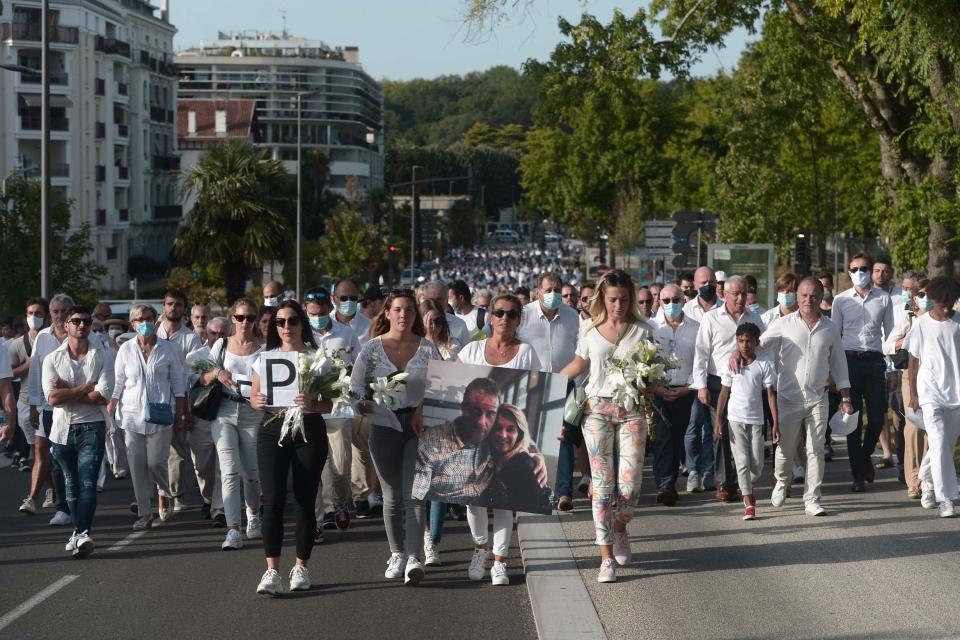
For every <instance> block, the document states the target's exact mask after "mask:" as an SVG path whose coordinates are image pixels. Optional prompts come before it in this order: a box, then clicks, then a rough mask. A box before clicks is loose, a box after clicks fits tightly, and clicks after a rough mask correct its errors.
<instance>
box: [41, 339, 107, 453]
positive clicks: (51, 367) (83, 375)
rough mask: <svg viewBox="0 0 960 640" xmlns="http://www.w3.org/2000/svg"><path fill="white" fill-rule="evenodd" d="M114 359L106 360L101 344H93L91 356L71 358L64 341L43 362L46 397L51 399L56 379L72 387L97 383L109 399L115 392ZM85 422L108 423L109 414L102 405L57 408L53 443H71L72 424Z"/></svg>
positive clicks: (88, 353) (52, 437)
mask: <svg viewBox="0 0 960 640" xmlns="http://www.w3.org/2000/svg"><path fill="white" fill-rule="evenodd" d="M109 364H110V360H109V359H108V358H106V357H104V350H103V349H102V348H101V347H100V346H99V343H97V344H91V345H90V346H89V349H88V351H87V353H85V354H84V356H83V357H82V358H80V359H79V360H74V359H73V358H71V357H70V351H69V348H68V345H67V342H66V341H64V342H63V344H61V345H60V346H59V347H58V348H57V349H56V350H55V351H54V352H53V353H51V354H49V355H48V356H47V357H46V358H44V360H43V395H44V399H46V398H48V397H49V396H50V393H51V392H53V390H54V387H53V383H52V381H53V380H54V379H57V380H61V381H62V382H63V383H64V384H66V385H67V386H68V387H77V386H79V385H81V384H84V383H86V382H96V383H97V386H96V389H94V390H95V391H97V392H99V393H100V395H101V396H103V397H104V398H105V399H107V398H109V397H110V394H111V393H112V392H113V372H111V371H110V369H109V367H108V366H107V365H109ZM81 422H106V411H104V407H103V406H101V405H92V404H81V403H76V404H68V405H62V406H59V407H54V408H53V426H52V427H51V429H50V435H49V439H50V442H55V443H56V444H67V437H68V435H69V433H70V425H72V424H79V423H81Z"/></svg>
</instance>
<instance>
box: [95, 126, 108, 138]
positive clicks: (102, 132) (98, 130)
mask: <svg viewBox="0 0 960 640" xmlns="http://www.w3.org/2000/svg"><path fill="white" fill-rule="evenodd" d="M93 128H94V136H95V137H96V138H97V140H103V139H104V138H106V137H107V123H106V122H95V123H94V125H93Z"/></svg>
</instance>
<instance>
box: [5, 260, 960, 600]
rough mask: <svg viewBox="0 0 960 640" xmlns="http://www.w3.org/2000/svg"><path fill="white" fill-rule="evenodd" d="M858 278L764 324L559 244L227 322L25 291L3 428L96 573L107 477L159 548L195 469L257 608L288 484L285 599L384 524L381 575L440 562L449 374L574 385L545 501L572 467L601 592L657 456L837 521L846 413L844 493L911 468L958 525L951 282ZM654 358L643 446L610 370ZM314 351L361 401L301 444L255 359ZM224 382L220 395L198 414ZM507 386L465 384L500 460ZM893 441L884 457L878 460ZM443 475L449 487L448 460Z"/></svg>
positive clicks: (483, 541) (748, 287)
mask: <svg viewBox="0 0 960 640" xmlns="http://www.w3.org/2000/svg"><path fill="white" fill-rule="evenodd" d="M849 274H850V278H851V281H852V282H853V286H852V287H851V288H850V289H847V290H846V291H843V292H835V291H834V282H833V280H832V278H831V277H830V276H829V275H822V276H820V277H812V276H811V277H798V276H795V275H794V274H790V273H787V274H783V275H782V276H780V277H779V278H778V279H777V280H776V283H775V287H776V290H777V305H776V306H774V307H773V308H772V309H769V310H765V309H763V308H762V306H761V304H760V303H759V302H758V300H757V281H756V280H755V279H754V278H753V277H752V276H750V275H742V276H741V275H731V276H729V277H728V276H727V275H726V274H723V273H722V272H715V271H714V270H713V269H711V268H709V267H705V266H704V267H700V268H698V269H697V270H696V271H695V272H693V273H688V274H681V275H680V276H679V278H678V279H677V281H676V282H672V283H661V284H652V285H649V286H642V287H638V286H637V285H636V284H635V283H634V281H633V279H632V278H631V277H630V276H629V275H628V274H627V273H626V272H624V271H621V270H613V271H609V272H607V273H605V274H603V275H602V276H601V277H599V278H598V279H597V280H596V281H594V282H589V281H586V280H584V279H583V278H582V276H581V274H579V273H577V272H576V270H575V269H574V268H572V267H571V266H570V265H569V264H568V263H567V262H566V261H565V260H563V259H562V256H558V255H556V253H554V254H553V255H550V254H549V253H539V254H532V253H529V252H528V253H526V254H523V255H521V254H518V253H512V252H492V253H491V252H485V251H483V250H470V251H461V252H457V253H456V254H455V255H454V256H453V258H452V260H451V261H450V262H449V263H445V264H444V266H443V267H440V268H439V269H438V271H437V273H436V274H434V275H436V276H437V277H436V279H433V280H430V281H429V282H425V283H422V284H421V285H420V286H419V287H418V288H417V289H416V290H413V289H396V290H393V291H389V292H387V291H384V290H382V289H381V288H379V287H376V286H372V287H370V288H368V289H367V290H366V291H365V292H363V293H361V291H360V289H359V288H358V287H357V285H356V283H354V282H352V281H350V280H342V281H340V282H339V283H337V285H336V286H335V287H334V289H333V291H329V290H327V289H326V288H323V287H314V288H311V289H308V290H307V291H304V292H302V295H299V296H298V297H297V298H298V299H293V297H291V296H290V295H289V294H285V292H284V291H285V290H284V288H283V286H282V285H281V284H280V283H277V282H269V283H267V284H266V285H265V286H264V288H263V304H259V303H258V301H255V300H253V299H250V298H240V299H238V300H235V301H233V302H232V304H231V306H230V307H229V309H226V310H224V311H225V315H223V316H217V317H212V315H211V308H210V306H209V305H207V304H206V303H204V302H203V301H193V303H194V304H192V305H191V304H189V301H188V300H187V298H186V296H185V295H184V294H183V293H182V292H180V291H177V290H168V291H166V292H165V294H164V297H163V303H162V307H161V308H159V309H157V308H154V307H153V306H151V305H148V304H134V305H133V306H132V307H131V308H130V310H129V313H128V314H127V316H126V317H124V318H117V317H114V314H113V313H112V311H111V308H110V307H109V306H108V305H105V304H99V305H96V306H95V307H94V308H92V309H90V308H87V307H85V306H83V305H79V304H76V303H75V302H74V301H73V300H72V299H71V298H70V297H69V296H67V295H65V294H58V295H56V296H54V297H53V298H51V299H50V300H49V301H48V300H44V299H42V298H36V297H34V298H30V299H28V300H27V301H26V304H25V308H24V315H23V318H22V324H21V323H20V322H16V323H10V326H8V327H5V335H4V340H5V343H4V344H3V348H4V349H5V350H6V351H5V352H6V353H7V354H8V355H9V358H0V396H2V400H3V409H4V413H5V417H6V423H5V426H4V427H3V430H2V433H0V436H2V439H3V440H6V441H7V442H8V444H7V447H8V452H9V453H10V455H12V456H14V463H15V466H16V467H17V468H19V469H20V470H22V471H28V472H30V473H31V482H30V489H29V493H28V495H27V496H26V497H24V499H23V501H22V503H21V505H20V507H19V509H20V511H21V512H22V513H24V514H27V515H36V514H38V513H39V512H40V510H41V509H44V508H47V509H52V510H53V516H52V518H51V520H50V524H51V525H53V526H63V527H67V528H68V530H71V531H72V533H71V534H70V535H69V537H68V540H67V543H66V551H67V552H69V553H71V554H72V555H74V556H75V557H80V558H82V557H85V556H88V555H89V554H90V553H91V552H92V551H93V550H94V548H95V543H94V539H93V531H94V518H95V512H96V504H97V492H98V491H99V490H100V489H101V488H102V487H103V485H104V482H105V480H106V478H107V476H108V475H109V474H112V475H113V476H114V477H115V478H118V479H123V478H127V477H129V479H130V481H131V484H132V489H133V496H134V501H133V502H132V503H131V505H130V510H131V511H132V512H133V513H134V514H135V519H134V521H133V523H132V527H133V529H134V530H137V531H145V530H149V529H150V528H151V527H152V526H154V524H155V518H158V519H159V520H160V521H166V520H168V519H170V518H172V517H175V515H176V514H177V513H178V512H182V511H183V510H185V509H188V508H190V506H191V505H190V498H189V497H188V496H186V495H185V494H184V487H185V485H186V484H187V483H186V480H187V479H188V478H189V474H190V473H193V474H194V475H195V477H196V481H197V486H198V489H199V498H200V501H201V505H200V510H201V513H202V515H203V517H204V518H206V519H209V520H210V521H211V522H212V524H213V525H214V526H219V527H222V528H224V529H225V535H224V540H223V542H222V544H221V548H222V549H223V550H225V551H229V550H233V549H239V548H242V547H243V545H244V542H245V540H246V541H249V540H260V541H261V543H262V545H263V549H264V553H265V558H266V569H265V572H264V574H263V575H262V577H261V579H260V582H259V583H258V585H257V592H258V593H263V594H269V595H277V594H279V593H280V592H281V591H282V578H281V575H280V562H281V554H282V540H283V527H284V521H283V518H284V508H285V504H286V500H287V490H288V478H289V477H290V476H291V475H292V488H293V498H294V504H295V515H296V525H295V538H296V549H295V559H294V563H293V566H292V569H291V570H290V573H289V589H290V590H302V589H309V588H310V585H311V579H310V573H309V569H308V563H309V560H310V556H311V553H312V550H313V547H314V545H315V544H317V543H320V542H322V541H323V535H324V530H325V529H339V530H346V529H348V528H349V526H350V522H351V520H352V519H353V518H369V517H371V516H373V515H376V514H378V513H381V512H382V518H383V523H384V528H385V533H386V540H387V544H388V547H389V556H388V559H387V567H386V570H385V573H384V575H385V577H386V578H387V579H403V580H404V582H405V583H406V584H413V585H415V584H417V583H419V582H420V581H421V580H423V579H424V577H425V572H426V567H430V566H435V565H439V564H440V563H441V559H440V543H441V539H442V533H443V523H444V519H445V517H446V516H447V514H448V513H449V512H451V509H454V510H455V507H454V506H453V505H447V504H444V503H440V502H427V503H426V504H425V503H424V502H423V501H421V500H417V499H416V498H414V495H413V492H412V485H413V483H414V473H415V465H416V460H417V443H418V440H419V438H420V437H421V434H422V431H423V415H422V411H423V409H422V407H423V398H424V393H425V388H426V375H427V369H428V367H429V363H430V362H431V361H433V360H451V361H457V362H462V363H467V364H480V365H487V366H497V367H507V368H515V369H524V370H530V371H549V372H553V373H560V374H563V375H565V376H567V378H568V380H569V388H568V390H571V391H572V390H573V389H574V388H575V387H579V388H582V389H583V390H584V396H585V406H584V418H583V420H582V423H580V424H576V423H564V425H563V428H562V437H561V442H560V450H559V456H558V465H557V477H556V482H555V487H554V497H555V507H556V509H557V511H558V512H560V513H564V512H570V511H572V510H573V509H574V504H573V496H574V478H575V475H576V470H577V468H579V470H580V473H581V476H582V477H581V480H580V483H579V485H578V489H579V490H580V491H581V492H583V493H585V494H588V495H589V496H590V498H591V505H592V515H593V520H594V526H595V542H596V544H597V545H598V546H599V551H600V569H599V573H598V581H599V582H602V583H607V582H615V581H616V568H617V566H622V565H625V564H627V563H629V562H630V561H631V557H632V550H631V543H630V538H629V534H628V532H627V525H628V524H629V522H630V521H631V519H632V518H633V515H634V508H635V507H636V505H637V500H638V498H639V495H640V481H641V478H642V475H643V465H644V462H645V458H646V450H647V447H648V446H650V447H651V448H652V456H651V457H652V472H653V473H652V475H653V478H654V481H655V483H656V489H657V502H659V503H661V504H663V505H666V506H673V505H674V504H676V502H677V500H678V499H679V493H678V486H679V485H681V484H682V483H683V480H682V478H684V477H685V478H686V479H685V489H686V492H688V493H699V492H703V491H715V497H716V499H717V500H718V501H723V502H735V501H742V503H743V508H744V511H743V518H744V519H745V520H752V519H754V518H756V517H757V515H758V507H757V498H758V492H757V486H758V484H759V480H760V478H761V475H762V473H763V468H764V459H765V457H766V456H768V455H772V456H773V458H774V460H773V469H774V471H773V478H774V481H775V482H774V487H773V490H772V492H771V494H770V505H771V506H772V507H773V508H778V507H781V506H782V505H783V504H784V503H785V502H786V500H787V499H789V498H790V497H791V496H790V494H791V486H792V485H793V484H794V483H796V482H803V484H804V491H803V496H802V499H803V504H804V508H805V512H806V513H807V514H809V515H810V516H821V515H823V514H825V513H826V509H825V507H824V506H823V504H822V503H821V484H822V481H823V474H824V469H825V463H827V462H830V461H831V460H832V458H833V450H832V444H831V434H830V427H829V424H828V423H829V420H830V416H832V415H834V414H837V416H838V417H839V418H840V419H841V420H842V419H843V416H848V419H852V418H849V417H851V416H856V419H857V420H859V421H860V422H862V427H861V426H860V425H859V423H858V427H857V428H855V429H853V430H852V432H851V433H850V434H849V435H848V436H847V437H846V441H847V451H848V453H849V463H850V476H851V485H850V490H851V491H852V492H855V493H860V492H863V491H865V490H866V489H867V487H868V486H869V485H870V483H872V482H873V481H874V478H875V475H876V471H877V470H878V469H885V468H890V467H892V466H899V468H900V469H899V470H900V479H901V481H902V482H903V483H904V484H905V485H906V495H907V496H908V497H909V498H916V499H919V500H920V503H921V505H922V506H923V507H924V508H928V509H933V508H936V509H938V515H939V516H940V517H952V516H954V505H953V501H954V500H956V499H957V498H958V494H957V478H956V469H955V467H954V460H953V452H954V446H955V444H956V441H957V437H958V435H960V314H957V313H955V312H954V306H955V305H956V304H957V300H958V298H960V286H958V284H957V282H956V281H955V280H954V279H953V278H949V277H935V278H930V279H927V278H925V277H924V276H923V275H922V274H918V273H915V272H912V271H910V272H906V273H904V274H902V278H901V281H900V286H899V287H897V286H893V283H892V281H891V279H892V275H893V272H892V269H891V265H890V264H889V262H885V261H882V260H874V259H873V258H871V257H870V256H868V255H865V254H860V255H857V256H855V257H854V258H853V259H852V260H851V261H850V263H849ZM642 341H652V342H655V343H657V344H658V345H659V346H660V349H661V351H662V353H663V354H665V355H669V356H672V357H673V358H674V359H675V361H676V364H677V365H678V366H677V367H676V368H674V369H671V370H670V371H669V372H668V374H669V378H670V380H669V384H667V385H664V386H658V387H656V388H655V389H654V390H653V394H654V399H653V404H654V405H655V406H654V409H655V410H654V411H653V412H652V414H651V415H653V422H654V424H653V425H652V429H653V434H654V437H653V438H652V440H651V439H650V438H648V426H649V425H647V424H646V420H647V418H646V417H645V415H646V414H645V412H644V411H642V410H638V409H636V408H628V407H627V406H625V405H623V404H622V403H619V402H618V401H617V400H616V397H617V385H618V384H622V380H620V379H618V378H617V377H615V376H611V375H608V374H609V368H608V367H607V366H606V364H607V362H608V361H609V359H610V358H611V357H623V354H625V353H628V352H629V351H630V350H631V349H632V348H633V347H634V346H635V345H637V344H638V343H641V342H642ZM316 349H324V350H325V351H327V352H330V353H332V352H334V351H340V352H341V353H344V354H346V356H345V357H347V358H348V359H349V361H350V362H351V363H352V377H351V381H350V388H351V392H352V395H353V397H354V398H356V400H355V401H354V402H351V403H337V404H336V405H335V404H333V403H331V401H330V399H328V398H323V397H313V396H309V395H306V394H304V393H300V394H298V395H296V396H295V397H294V398H293V399H292V400H291V401H290V407H294V406H295V407H299V409H300V411H302V414H303V417H304V419H303V428H302V429H301V430H287V429H286V428H284V426H282V425H284V424H285V422H286V421H285V420H284V419H283V415H282V414H283V413H284V410H285V409H286V408H287V407H283V406H276V403H275V402H270V401H269V400H268V398H267V396H266V388H265V385H264V381H263V380H261V378H260V370H259V368H258V366H257V363H258V359H259V358H260V356H261V355H262V354H263V353H266V352H270V351H280V352H294V353H296V352H304V351H312V350H316ZM397 372H404V373H406V374H407V378H406V391H405V393H404V394H403V396H402V401H401V402H400V403H399V406H397V405H396V404H389V405H388V403H386V402H378V401H377V400H376V399H375V397H372V396H370V394H368V393H365V384H366V381H367V380H369V379H376V378H388V377H389V376H391V375H393V374H395V373H397ZM481 382H482V381H481ZM214 385H215V386H216V387H217V388H218V389H219V390H220V391H219V392H220V400H219V404H214V405H213V409H212V412H206V411H207V410H206V409H204V411H201V406H208V405H205V404H204V402H205V401H201V397H202V396H203V392H204V391H205V390H208V389H209V388H210V387H211V386H214ZM494 387H495V385H493V387H491V389H494ZM491 389H486V388H484V387H483V385H482V384H480V385H479V387H478V388H477V389H476V390H474V391H475V393H473V395H470V393H467V394H466V395H465V399H464V402H465V405H464V407H465V409H464V410H465V411H467V409H469V411H470V412H472V413H471V416H472V418H471V420H473V422H474V423H475V424H474V427H476V428H475V430H474V431H475V433H476V434H479V435H477V437H478V438H480V439H482V438H485V437H487V436H488V434H490V433H494V434H495V437H496V438H498V440H497V441H496V442H495V446H500V447H501V448H502V449H503V451H502V452H501V453H503V454H504V455H503V456H502V459H503V464H504V465H505V464H506V462H507V461H509V460H510V455H508V454H509V451H510V449H511V447H513V446H515V444H516V438H517V435H516V434H517V433H518V432H519V433H520V436H521V437H522V436H523V432H524V428H525V422H523V421H521V420H519V419H518V418H517V417H516V416H514V415H507V414H504V415H501V412H500V410H499V409H498V407H499V406H500V401H499V399H498V398H497V397H496V393H497V392H496V391H495V390H491ZM468 391H469V390H468ZM467 396H469V397H467ZM468 405H469V406H468ZM487 405H489V407H492V409H491V410H489V411H487V410H486V408H485V407H487ZM888 409H889V411H888ZM488 414H489V415H488ZM465 415H466V414H465ZM520 417H521V418H522V415H521V416H520ZM500 422H504V425H503V426H502V427H498V428H495V425H498V424H499V423H500ZM504 431H507V432H509V433H510V434H513V435H510V436H509V437H507V436H504V435H503V432H504ZM464 437H465V438H467V436H464ZM469 437H473V436H469ZM768 441H769V442H770V443H771V445H772V446H770V447H768V446H767V445H766V443H767V442H768ZM878 444H879V445H880V446H881V447H882V449H883V457H882V459H881V460H880V461H879V462H875V461H874V459H873V453H874V450H875V448H876V447H877V446H878ZM894 454H896V463H894V462H893V460H894ZM498 459H499V458H498ZM523 461H524V463H525V464H529V463H530V462H529V459H527V458H523ZM444 472H445V473H448V474H449V475H450V481H451V482H455V481H456V477H457V476H456V473H457V468H456V465H449V466H448V467H447V468H446V470H445V471H444ZM527 475H528V476H529V470H528V471H527ZM487 506H488V505H483V506H480V505H475V506H469V507H467V508H466V509H465V511H466V513H465V514H464V515H465V516H466V519H467V521H468V524H469V527H470V531H471V534H472V537H473V540H474V544H475V549H474V553H473V555H472V559H471V562H470V564H469V567H468V568H467V574H468V576H469V578H470V579H471V580H482V579H483V578H484V576H485V575H487V566H488V565H489V564H490V563H489V560H490V555H491V547H492V555H493V563H492V565H490V568H489V576H490V580H491V582H492V584H494V585H503V584H508V583H509V573H508V567H507V560H508V558H509V555H510V554H509V545H510V539H511V536H512V529H513V522H514V514H513V513H512V512H510V511H507V510H503V509H498V508H494V509H493V519H492V523H491V522H490V520H489V516H488V510H487ZM491 524H492V532H493V535H492V544H490V527H491Z"/></svg>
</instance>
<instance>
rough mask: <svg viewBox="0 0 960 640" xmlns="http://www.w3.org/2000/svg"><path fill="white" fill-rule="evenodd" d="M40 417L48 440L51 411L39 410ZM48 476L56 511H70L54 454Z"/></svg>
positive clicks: (51, 424) (51, 426)
mask: <svg viewBox="0 0 960 640" xmlns="http://www.w3.org/2000/svg"><path fill="white" fill-rule="evenodd" d="M40 419H41V420H43V432H44V433H46V434H47V439H48V440H49V437H50V431H51V430H52V429H53V411H42V412H40ZM50 444H51V453H52V451H53V447H52V445H53V443H52V442H51V443H50ZM50 477H51V478H52V479H53V502H54V504H55V506H56V509H57V511H63V512H64V513H70V510H69V509H70V507H69V506H68V505H67V490H66V488H65V487H64V477H63V470H62V469H61V468H60V463H59V462H57V457H56V456H54V455H51V456H50ZM79 531H83V529H79Z"/></svg>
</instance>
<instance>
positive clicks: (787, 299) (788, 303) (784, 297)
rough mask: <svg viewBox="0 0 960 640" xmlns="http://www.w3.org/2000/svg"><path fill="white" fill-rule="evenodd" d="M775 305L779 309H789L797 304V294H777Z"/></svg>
mask: <svg viewBox="0 0 960 640" xmlns="http://www.w3.org/2000/svg"><path fill="white" fill-rule="evenodd" d="M777 303H778V304H779V305H780V306H781V307H787V308H790V307H792V306H793V305H795V304H797V294H795V293H778V294H777Z"/></svg>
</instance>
